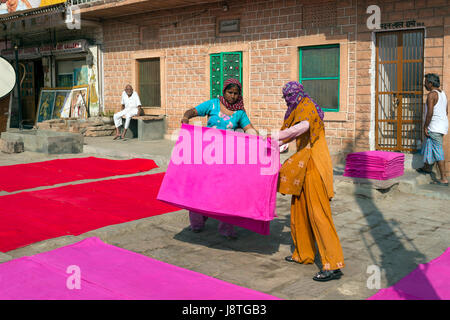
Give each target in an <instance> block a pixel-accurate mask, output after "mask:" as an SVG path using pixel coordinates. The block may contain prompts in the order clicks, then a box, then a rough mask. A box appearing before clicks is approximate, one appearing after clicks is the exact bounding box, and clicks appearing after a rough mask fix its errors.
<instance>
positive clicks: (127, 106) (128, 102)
mask: <svg viewBox="0 0 450 320" xmlns="http://www.w3.org/2000/svg"><path fill="white" fill-rule="evenodd" d="M121 103H122V111H119V112H117V113H115V114H114V125H115V126H116V136H115V137H114V140H116V139H123V138H124V137H125V133H126V132H127V129H128V127H129V126H130V120H131V117H133V116H136V115H138V113H140V112H142V105H141V100H140V99H139V95H138V94H137V92H133V87H132V86H131V85H129V84H128V85H127V86H126V87H125V91H124V92H122V102H121ZM123 116H125V125H124V127H123V128H124V129H123V132H122V136H121V135H120V132H119V127H120V126H121V125H122V117H123Z"/></svg>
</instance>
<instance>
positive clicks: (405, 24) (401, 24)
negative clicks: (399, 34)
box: [380, 20, 424, 30]
mask: <svg viewBox="0 0 450 320" xmlns="http://www.w3.org/2000/svg"><path fill="white" fill-rule="evenodd" d="M423 26H424V23H423V22H416V21H415V20H409V21H397V22H391V23H382V24H381V25H380V27H381V29H384V30H386V29H402V28H415V27H423Z"/></svg>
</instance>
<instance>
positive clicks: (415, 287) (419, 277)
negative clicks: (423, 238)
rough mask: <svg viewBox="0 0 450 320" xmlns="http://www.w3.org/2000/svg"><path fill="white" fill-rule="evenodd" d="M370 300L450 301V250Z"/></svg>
mask: <svg viewBox="0 0 450 320" xmlns="http://www.w3.org/2000/svg"><path fill="white" fill-rule="evenodd" d="M368 300H450V248H447V250H445V252H444V253H443V254H442V255H441V256H439V257H437V258H436V259H434V260H431V261H430V262H428V263H425V264H420V265H419V266H418V267H417V268H416V269H415V270H414V271H412V272H411V273H410V274H408V275H407V276H406V277H404V278H403V279H401V280H400V281H399V282H397V283H396V284H395V285H393V286H392V287H389V288H386V289H381V290H380V291H378V292H377V293H376V294H375V295H373V296H372V297H370V298H369V299H368Z"/></svg>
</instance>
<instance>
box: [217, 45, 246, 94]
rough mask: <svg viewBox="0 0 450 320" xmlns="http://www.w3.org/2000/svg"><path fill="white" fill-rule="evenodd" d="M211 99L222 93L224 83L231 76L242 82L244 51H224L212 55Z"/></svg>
mask: <svg viewBox="0 0 450 320" xmlns="http://www.w3.org/2000/svg"><path fill="white" fill-rule="evenodd" d="M210 61H211V63H210V70H211V73H210V74H211V99H213V98H217V97H219V96H220V95H222V88H223V84H224V83H225V81H226V80H228V79H230V78H234V79H238V80H239V82H241V83H242V53H241V52H222V53H215V54H212V55H211V59H210Z"/></svg>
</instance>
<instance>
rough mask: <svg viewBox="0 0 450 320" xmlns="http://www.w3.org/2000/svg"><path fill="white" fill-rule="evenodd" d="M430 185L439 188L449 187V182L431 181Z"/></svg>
mask: <svg viewBox="0 0 450 320" xmlns="http://www.w3.org/2000/svg"><path fill="white" fill-rule="evenodd" d="M430 184H436V185H438V186H444V187H448V182H441V181H439V180H435V181H431V182H430Z"/></svg>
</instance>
